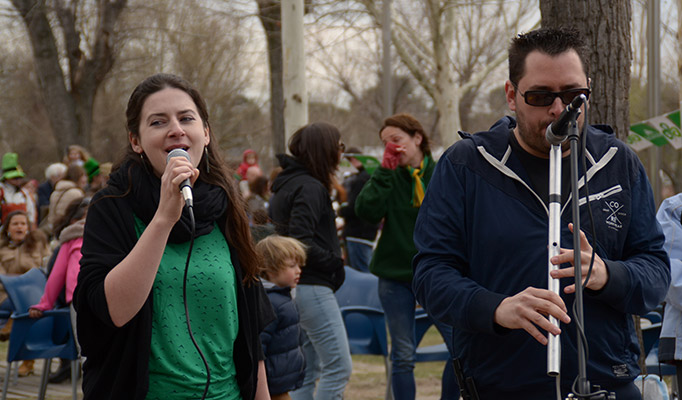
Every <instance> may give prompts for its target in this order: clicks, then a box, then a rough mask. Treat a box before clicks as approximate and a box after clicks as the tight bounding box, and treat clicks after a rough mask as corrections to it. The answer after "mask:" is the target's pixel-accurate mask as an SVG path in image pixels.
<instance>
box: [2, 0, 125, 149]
mask: <svg viewBox="0 0 682 400" xmlns="http://www.w3.org/2000/svg"><path fill="white" fill-rule="evenodd" d="M12 4H13V5H14V7H15V8H16V9H17V11H19V14H20V15H21V17H22V19H23V20H24V23H25V25H26V29H27V31H28V35H29V38H30V41H31V46H32V48H33V59H34V65H35V70H36V75H37V76H38V82H39V84H40V90H41V92H42V97H43V101H44V103H45V109H46V110H47V115H48V118H49V120H50V126H51V127H52V134H53V135H54V137H55V140H56V142H57V147H58V152H62V151H64V150H65V149H66V146H68V145H70V144H80V145H82V146H85V147H86V148H87V147H89V146H90V137H91V134H92V132H91V130H92V112H93V106H94V101H95V95H96V94H97V89H98V88H99V85H100V84H101V83H102V81H104V78H105V77H106V75H107V73H108V72H109V71H110V70H111V67H112V66H113V64H114V60H115V50H114V48H115V46H116V45H117V44H118V42H117V35H116V32H115V25H116V21H117V20H118V17H119V16H120V15H121V12H122V11H123V9H124V8H125V7H126V4H127V0H109V1H105V2H99V3H98V4H99V8H98V10H97V12H96V17H94V18H95V21H94V22H93V21H78V20H77V17H76V10H75V7H73V4H71V3H70V2H69V4H66V5H64V4H63V3H62V1H61V0H55V1H54V3H53V6H54V11H55V13H56V15H57V19H58V21H59V27H60V28H61V32H59V34H60V35H61V36H62V37H63V39H64V47H65V52H64V55H65V57H66V61H68V71H67V73H65V72H64V71H63V70H62V68H61V64H60V53H59V50H58V48H57V42H56V40H55V36H56V33H55V32H53V30H52V27H51V26H50V23H49V21H48V16H47V9H46V6H45V1H44V0H12ZM86 25H89V26H93V30H94V32H92V33H91V35H92V36H93V37H94V40H93V45H92V48H90V49H89V51H88V52H87V53H88V56H87V57H86V55H85V54H84V52H83V51H81V48H80V47H81V41H80V37H81V35H82V33H81V32H80V31H79V28H80V27H82V26H86ZM88 57H89V58H88ZM67 76H68V78H67ZM67 83H68V85H67ZM69 86H70V87H69ZM59 156H60V157H61V154H59Z"/></svg>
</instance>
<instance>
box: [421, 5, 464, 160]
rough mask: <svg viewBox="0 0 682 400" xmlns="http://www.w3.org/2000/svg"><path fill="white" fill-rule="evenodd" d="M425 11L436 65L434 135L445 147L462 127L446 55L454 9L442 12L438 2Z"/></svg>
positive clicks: (452, 31) (457, 100) (456, 90)
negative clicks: (436, 131) (427, 16)
mask: <svg viewBox="0 0 682 400" xmlns="http://www.w3.org/2000/svg"><path fill="white" fill-rule="evenodd" d="M427 9H428V11H429V16H430V17H429V25H430V27H431V35H432V41H433V52H434V55H435V62H436V68H435V71H436V77H435V85H434V86H435V87H434V89H435V93H434V100H435V103H436V106H437V107H438V134H439V135H440V138H441V144H442V145H443V146H444V147H446V148H447V147H450V145H452V144H453V143H455V142H456V141H457V140H458V139H459V135H458V134H457V131H458V130H459V129H460V127H461V126H462V125H461V122H460V116H459V102H460V99H461V93H460V91H459V85H458V84H457V81H456V80H457V78H456V76H455V70H454V68H453V67H452V65H451V63H450V54H449V53H448V51H449V50H450V48H452V41H453V40H454V37H455V35H454V23H453V22H452V21H454V20H455V18H454V15H453V14H454V12H455V8H454V7H449V8H445V10H443V8H442V7H441V6H440V2H438V1H429V2H427Z"/></svg>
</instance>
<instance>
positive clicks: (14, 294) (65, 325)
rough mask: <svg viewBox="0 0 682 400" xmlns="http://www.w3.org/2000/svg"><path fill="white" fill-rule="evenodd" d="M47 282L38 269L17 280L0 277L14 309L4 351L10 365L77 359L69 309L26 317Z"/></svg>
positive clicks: (38, 300) (11, 277)
mask: <svg viewBox="0 0 682 400" xmlns="http://www.w3.org/2000/svg"><path fill="white" fill-rule="evenodd" d="M46 281H47V279H46V277H45V274H44V273H43V272H42V271H41V270H39V269H37V268H33V269H31V270H30V271H28V272H26V273H24V274H23V275H19V276H8V275H0V282H2V284H3V285H4V287H5V291H6V292H7V297H8V298H9V299H10V301H11V302H12V305H13V306H14V314H13V316H12V318H13V319H14V323H13V325H12V332H11V333H10V338H9V347H8V349H7V361H9V362H12V361H17V360H33V359H37V358H54V357H59V358H66V359H70V360H75V359H77V358H78V351H77V349H76V344H75V339H74V335H73V328H72V326H71V318H70V315H69V314H70V311H69V310H68V309H61V310H50V311H46V312H45V313H44V314H43V315H44V316H43V317H42V318H38V319H33V318H30V317H29V316H28V315H27V314H26V313H27V312H28V308H29V307H30V306H32V305H34V304H37V303H38V302H40V298H41V297H42V295H43V291H44V290H45V283H46Z"/></svg>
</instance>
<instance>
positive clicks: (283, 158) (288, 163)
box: [272, 154, 310, 192]
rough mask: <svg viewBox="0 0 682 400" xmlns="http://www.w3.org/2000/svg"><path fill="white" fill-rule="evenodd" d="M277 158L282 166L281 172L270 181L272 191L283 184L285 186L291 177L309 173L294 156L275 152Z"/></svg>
mask: <svg viewBox="0 0 682 400" xmlns="http://www.w3.org/2000/svg"><path fill="white" fill-rule="evenodd" d="M277 160H278V161H279V165H280V166H281V167H282V172H280V173H279V175H277V177H276V178H275V180H274V181H273V182H272V191H273V192H276V191H278V190H279V189H281V188H282V187H283V186H286V184H287V183H288V182H290V181H291V180H292V179H294V178H297V177H299V176H301V175H310V172H308V169H306V167H305V166H303V164H301V163H300V162H299V161H298V160H297V159H296V158H294V157H292V156H290V155H288V154H277Z"/></svg>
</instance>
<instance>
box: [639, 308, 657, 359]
mask: <svg viewBox="0 0 682 400" xmlns="http://www.w3.org/2000/svg"><path fill="white" fill-rule="evenodd" d="M645 320H646V321H648V323H645ZM662 321H663V318H662V316H661V314H660V313H658V312H656V311H651V312H649V313H647V314H646V315H644V316H642V317H641V319H640V324H641V326H642V342H643V346H644V354H645V355H648V354H649V352H651V349H652V348H653V347H654V345H655V344H656V343H658V337H659V335H660V334H661V325H662V323H661V322H662Z"/></svg>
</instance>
